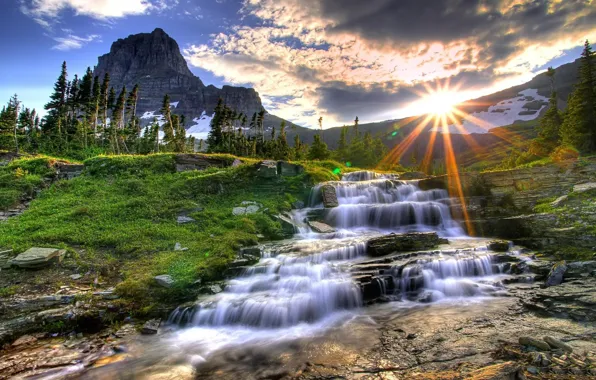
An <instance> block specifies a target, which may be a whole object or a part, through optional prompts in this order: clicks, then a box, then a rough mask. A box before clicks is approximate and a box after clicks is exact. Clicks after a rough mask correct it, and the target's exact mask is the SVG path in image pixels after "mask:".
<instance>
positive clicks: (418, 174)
mask: <svg viewBox="0 0 596 380" xmlns="http://www.w3.org/2000/svg"><path fill="white" fill-rule="evenodd" d="M426 177H428V175H426V173H423V172H406V173H402V174H400V175H399V179H403V180H412V179H424V178H426Z"/></svg>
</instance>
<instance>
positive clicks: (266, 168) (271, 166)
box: [257, 160, 277, 178]
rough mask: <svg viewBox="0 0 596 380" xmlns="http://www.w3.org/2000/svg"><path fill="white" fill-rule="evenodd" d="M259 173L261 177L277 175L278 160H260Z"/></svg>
mask: <svg viewBox="0 0 596 380" xmlns="http://www.w3.org/2000/svg"><path fill="white" fill-rule="evenodd" d="M257 175H258V176H259V177H261V178H275V177H277V162H275V161H271V160H265V161H261V162H259V163H258V164H257Z"/></svg>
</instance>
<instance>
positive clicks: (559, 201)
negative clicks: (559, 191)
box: [550, 195, 569, 207]
mask: <svg viewBox="0 0 596 380" xmlns="http://www.w3.org/2000/svg"><path fill="white" fill-rule="evenodd" d="M567 199H569V196H567V195H561V196H560V197H559V198H557V199H555V200H554V201H552V202H551V204H550V205H551V206H553V207H559V206H561V205H562V204H563V203H565V202H566V201H567Z"/></svg>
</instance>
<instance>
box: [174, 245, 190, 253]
mask: <svg viewBox="0 0 596 380" xmlns="http://www.w3.org/2000/svg"><path fill="white" fill-rule="evenodd" d="M174 251H188V248H186V247H182V244H180V243H176V244H174Z"/></svg>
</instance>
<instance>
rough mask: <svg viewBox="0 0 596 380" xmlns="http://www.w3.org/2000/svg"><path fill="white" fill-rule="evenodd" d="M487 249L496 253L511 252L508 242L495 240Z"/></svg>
mask: <svg viewBox="0 0 596 380" xmlns="http://www.w3.org/2000/svg"><path fill="white" fill-rule="evenodd" d="M487 248H488V249H490V250H491V251H495V252H507V251H509V242H508V241H507V240H493V241H491V242H489V243H488V244H487Z"/></svg>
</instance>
